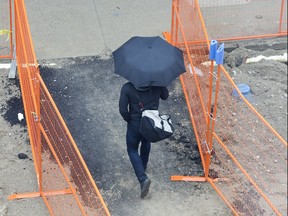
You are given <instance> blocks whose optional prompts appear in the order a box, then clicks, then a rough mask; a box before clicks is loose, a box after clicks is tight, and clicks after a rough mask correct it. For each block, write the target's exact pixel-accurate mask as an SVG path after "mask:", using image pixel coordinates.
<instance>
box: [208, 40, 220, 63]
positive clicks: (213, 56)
mask: <svg viewBox="0 0 288 216" xmlns="http://www.w3.org/2000/svg"><path fill="white" fill-rule="evenodd" d="M217 47H218V41H216V40H212V41H211V42H210V53H209V58H210V60H215V59H216V51H217Z"/></svg>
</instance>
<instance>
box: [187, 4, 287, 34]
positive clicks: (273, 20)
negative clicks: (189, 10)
mask: <svg viewBox="0 0 288 216" xmlns="http://www.w3.org/2000/svg"><path fill="white" fill-rule="evenodd" d="M199 4H200V8H201V12H202V14H203V17H204V20H205V25H206V28H207V31H208V32H209V39H211V40H212V39H214V40H216V39H228V38H229V39H232V38H233V39H239V38H247V37H248V38H249V37H255V36H258V37H262V36H269V35H274V36H277V35H283V34H287V0H268V1H265V2H264V1H263V0H214V1H213V0H210V1H201V0H199ZM187 21H188V20H187Z"/></svg>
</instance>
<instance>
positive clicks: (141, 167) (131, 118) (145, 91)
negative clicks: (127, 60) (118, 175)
mask: <svg viewBox="0 0 288 216" xmlns="http://www.w3.org/2000/svg"><path fill="white" fill-rule="evenodd" d="M168 97H169V92H168V89H167V88H166V87H160V86H151V87H142V88H135V86H134V85H133V84H132V83H131V82H127V83H125V84H124V85H123V86H122V89H121V93H120V99H119V112H120V114H121V116H122V117H123V119H124V120H125V121H126V122H127V131H126V145H127V152H128V155H129V159H130V162H131V164H132V166H133V169H134V172H135V174H136V177H137V179H138V181H139V183H140V189H141V195H140V197H141V198H144V197H145V196H146V195H147V194H148V192H149V187H150V184H151V180H150V179H149V178H148V176H147V175H146V173H145V172H146V169H147V164H148V160H149V153H150V149H151V143H150V142H149V141H148V140H146V139H145V138H144V137H143V136H142V135H141V134H140V132H139V128H140V122H141V117H142V108H143V106H144V109H149V110H150V109H152V110H157V109H158V108H159V101H160V99H162V100H166V99H167V98H168ZM140 98H141V102H140ZM140 143H141V145H140ZM139 148H140V154H139Z"/></svg>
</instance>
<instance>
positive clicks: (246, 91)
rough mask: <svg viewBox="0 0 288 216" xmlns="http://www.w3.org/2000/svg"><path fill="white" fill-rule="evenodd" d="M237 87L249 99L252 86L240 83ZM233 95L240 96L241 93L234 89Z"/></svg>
mask: <svg viewBox="0 0 288 216" xmlns="http://www.w3.org/2000/svg"><path fill="white" fill-rule="evenodd" d="M236 86H237V88H238V89H239V90H240V92H241V93H242V95H243V96H244V97H245V98H247V99H248V95H249V94H250V87H249V86H248V85H246V84H243V83H241V84H238V85H236ZM232 95H233V96H235V97H239V94H238V92H237V91H236V90H235V89H234V90H233V92H232Z"/></svg>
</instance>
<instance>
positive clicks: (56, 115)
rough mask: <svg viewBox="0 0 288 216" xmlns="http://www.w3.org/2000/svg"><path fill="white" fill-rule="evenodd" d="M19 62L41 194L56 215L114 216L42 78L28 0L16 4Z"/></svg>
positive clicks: (21, 195) (28, 194)
mask: <svg viewBox="0 0 288 216" xmlns="http://www.w3.org/2000/svg"><path fill="white" fill-rule="evenodd" d="M14 6H15V9H14V15H15V32H16V34H15V35H16V45H17V47H16V56H17V64H18V73H19V78H20V86H21V92H22V98H23V103H24V108H25V118H26V122H27V126H28V132H29V137H30V143H31V149H32V154H33V159H34V165H35V170H36V174H37V180H38V186H39V191H38V192H33V193H24V194H13V195H11V196H10V197H9V199H11V200H12V199H19V198H28V197H39V196H40V197H42V198H43V201H44V202H45V204H46V206H47V209H48V211H49V213H50V214H51V215H77V216H78V215H110V213H109V211H108V208H107V206H106V204H105V202H104V200H103V198H102V196H101V194H100V192H99V190H98V188H97V186H96V184H95V182H94V180H93V178H92V176H91V174H90V172H89V170H88V168H87V166H86V164H85V162H84V160H83V158H82V156H81V153H80V152H79V150H78V148H77V145H76V144H75V142H74V140H73V138H72V136H71V134H70V132H69V130H68V128H67V126H66V124H65V122H64V120H63V118H62V116H61V114H60V112H59V111H58V109H57V107H56V105H55V103H54V101H53V99H52V97H51V95H50V93H49V91H48V89H47V88H46V86H45V83H44V82H43V80H42V78H41V75H40V73H39V68H38V63H37V60H36V56H35V52H34V48H33V43H32V38H31V34H30V29H29V23H28V19H27V15H26V10H25V5H24V1H23V0H15V2H14Z"/></svg>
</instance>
